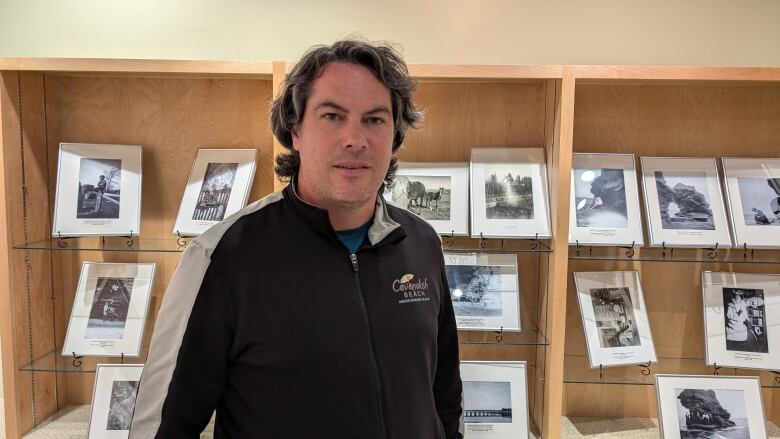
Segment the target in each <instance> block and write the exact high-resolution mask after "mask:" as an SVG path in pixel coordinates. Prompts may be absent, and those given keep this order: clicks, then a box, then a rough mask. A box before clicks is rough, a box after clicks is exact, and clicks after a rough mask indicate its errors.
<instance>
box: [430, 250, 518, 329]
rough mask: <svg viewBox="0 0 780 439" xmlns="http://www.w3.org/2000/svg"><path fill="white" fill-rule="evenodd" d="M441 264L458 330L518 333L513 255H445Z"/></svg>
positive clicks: (516, 284)
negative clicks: (443, 265) (445, 276)
mask: <svg viewBox="0 0 780 439" xmlns="http://www.w3.org/2000/svg"><path fill="white" fill-rule="evenodd" d="M444 264H445V267H444V269H445V272H446V274H447V283H448V284H449V287H450V298H451V299H452V308H453V310H454V311H455V322H456V324H457V326H458V329H460V330H483V331H484V330H499V329H501V330H502V331H507V332H511V331H520V312H519V304H520V291H519V282H518V270H517V256H516V255H514V254H503V253H487V252H484V253H471V252H469V253H462V252H445V253H444Z"/></svg>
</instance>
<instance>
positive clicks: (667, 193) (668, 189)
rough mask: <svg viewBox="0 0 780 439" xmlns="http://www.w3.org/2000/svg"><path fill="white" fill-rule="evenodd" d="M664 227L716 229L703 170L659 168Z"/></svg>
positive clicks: (658, 181) (660, 205) (658, 184)
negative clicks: (681, 170) (672, 170)
mask: <svg viewBox="0 0 780 439" xmlns="http://www.w3.org/2000/svg"><path fill="white" fill-rule="evenodd" d="M655 186H656V190H657V191H658V209H659V210H660V214H661V227H662V228H664V229H676V230H715V222H714V220H713V217H712V208H711V207H710V200H709V197H708V195H707V193H708V190H707V178H706V174H705V173H703V172H685V173H673V172H669V171H655Z"/></svg>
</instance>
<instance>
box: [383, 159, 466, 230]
mask: <svg viewBox="0 0 780 439" xmlns="http://www.w3.org/2000/svg"><path fill="white" fill-rule="evenodd" d="M384 197H385V200H387V201H388V202H390V203H391V204H393V205H395V206H398V207H401V208H403V209H406V210H408V211H410V212H412V213H414V214H415V215H417V216H419V217H421V218H422V219H424V220H426V221H428V222H429V223H430V224H431V225H432V226H433V228H434V229H435V230H436V232H438V233H439V234H440V235H455V236H468V234H469V165H468V163H412V162H400V163H399V164H398V172H397V173H396V177H395V182H394V183H393V185H392V187H389V188H387V190H386V191H385V193H384Z"/></svg>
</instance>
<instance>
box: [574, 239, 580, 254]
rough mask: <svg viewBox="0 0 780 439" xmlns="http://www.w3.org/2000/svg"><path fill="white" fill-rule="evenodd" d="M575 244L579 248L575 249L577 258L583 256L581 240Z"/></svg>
mask: <svg viewBox="0 0 780 439" xmlns="http://www.w3.org/2000/svg"><path fill="white" fill-rule="evenodd" d="M574 244H575V245H576V246H577V247H575V254H576V255H577V256H582V246H581V245H580V240H579V239H578V240H576V241H574Z"/></svg>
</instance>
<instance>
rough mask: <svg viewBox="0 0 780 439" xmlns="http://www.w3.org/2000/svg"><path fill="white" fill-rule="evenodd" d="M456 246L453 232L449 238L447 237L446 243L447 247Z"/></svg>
mask: <svg viewBox="0 0 780 439" xmlns="http://www.w3.org/2000/svg"><path fill="white" fill-rule="evenodd" d="M453 244H455V231H454V230H453V231H452V232H451V233H450V235H449V236H446V240H445V241H444V246H445V247H452V245H453Z"/></svg>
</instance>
